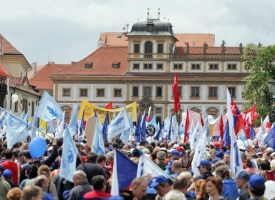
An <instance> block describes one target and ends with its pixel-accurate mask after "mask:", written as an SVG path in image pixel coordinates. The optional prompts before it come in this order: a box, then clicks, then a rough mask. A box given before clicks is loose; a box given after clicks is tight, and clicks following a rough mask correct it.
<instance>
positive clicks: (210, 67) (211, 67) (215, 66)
mask: <svg viewBox="0 0 275 200" xmlns="http://www.w3.org/2000/svg"><path fill="white" fill-rule="evenodd" d="M218 69H219V65H218V64H209V70H218Z"/></svg>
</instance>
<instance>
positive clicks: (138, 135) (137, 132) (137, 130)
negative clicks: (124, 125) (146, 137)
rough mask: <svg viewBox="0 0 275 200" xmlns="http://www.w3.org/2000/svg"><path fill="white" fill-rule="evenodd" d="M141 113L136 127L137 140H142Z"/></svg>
mask: <svg viewBox="0 0 275 200" xmlns="http://www.w3.org/2000/svg"><path fill="white" fill-rule="evenodd" d="M140 121H141V119H140V114H138V118H137V123H136V129H135V141H136V142H140V135H141V128H140Z"/></svg>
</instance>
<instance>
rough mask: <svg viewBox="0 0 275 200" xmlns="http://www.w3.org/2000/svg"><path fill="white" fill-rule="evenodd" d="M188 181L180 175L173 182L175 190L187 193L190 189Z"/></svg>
mask: <svg viewBox="0 0 275 200" xmlns="http://www.w3.org/2000/svg"><path fill="white" fill-rule="evenodd" d="M188 187H189V185H188V180H187V178H185V177H184V176H182V175H179V176H178V177H177V178H175V179H174V181H173V189H175V190H179V191H181V192H184V193H186V192H187V189H188Z"/></svg>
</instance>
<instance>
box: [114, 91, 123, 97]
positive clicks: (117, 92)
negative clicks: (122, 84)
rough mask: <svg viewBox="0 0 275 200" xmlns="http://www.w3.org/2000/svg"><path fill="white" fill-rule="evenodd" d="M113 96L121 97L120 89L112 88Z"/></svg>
mask: <svg viewBox="0 0 275 200" xmlns="http://www.w3.org/2000/svg"><path fill="white" fill-rule="evenodd" d="M114 97H122V92H121V89H114Z"/></svg>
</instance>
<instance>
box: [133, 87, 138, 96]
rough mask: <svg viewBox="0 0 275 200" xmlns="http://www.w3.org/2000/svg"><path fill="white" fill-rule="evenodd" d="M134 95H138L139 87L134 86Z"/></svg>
mask: <svg viewBox="0 0 275 200" xmlns="http://www.w3.org/2000/svg"><path fill="white" fill-rule="evenodd" d="M133 97H138V87H133Z"/></svg>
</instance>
